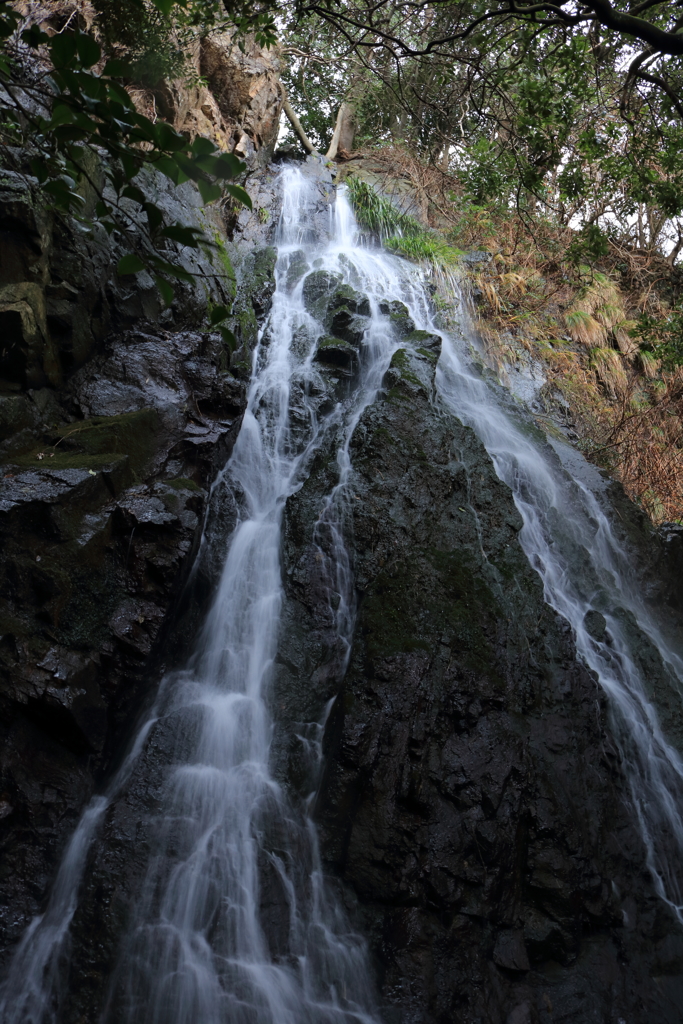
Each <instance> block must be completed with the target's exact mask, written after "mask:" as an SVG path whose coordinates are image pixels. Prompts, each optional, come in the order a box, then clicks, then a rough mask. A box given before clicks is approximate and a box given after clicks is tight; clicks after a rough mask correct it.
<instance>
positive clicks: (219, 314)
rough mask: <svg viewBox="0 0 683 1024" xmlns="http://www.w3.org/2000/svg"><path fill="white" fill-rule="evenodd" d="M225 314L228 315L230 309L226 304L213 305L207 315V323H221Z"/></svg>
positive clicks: (213, 324)
mask: <svg viewBox="0 0 683 1024" xmlns="http://www.w3.org/2000/svg"><path fill="white" fill-rule="evenodd" d="M227 316H230V310H229V309H228V307H227V306H214V307H213V309H212V310H211V313H210V315H209V323H210V324H211V326H212V327H215V326H216V324H219V323H221V321H223V320H225V318H226V317H227Z"/></svg>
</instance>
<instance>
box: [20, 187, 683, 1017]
mask: <svg viewBox="0 0 683 1024" xmlns="http://www.w3.org/2000/svg"><path fill="white" fill-rule="evenodd" d="M282 187H283V213H282V218H281V224H280V229H279V238H278V245H279V255H278V263H277V267H276V283H277V287H276V291H275V295H274V300H273V308H272V312H271V314H270V317H269V320H268V323H267V324H266V327H265V328H264V331H263V333H262V336H261V338H260V341H259V344H258V346H257V349H256V351H255V353H254V365H253V376H252V384H251V388H250V392H249V398H248V406H247V411H246V413H245V417H244V422H243V425H242V428H241V431H240V434H239V437H238V440H237V442H236V445H235V448H234V451H233V454H232V456H231V459H230V461H229V463H228V465H227V467H226V469H225V471H224V472H223V474H222V475H221V477H220V478H219V480H218V481H217V482H216V484H215V486H214V497H216V496H219V495H221V494H222V495H227V496H229V498H230V501H231V502H232V504H233V506H234V507H235V508H236V510H237V512H236V525H235V528H234V530H233V532H232V535H231V538H230V541H229V546H228V552H227V559H226V562H225V566H224V568H223V571H222V575H221V580H220V584H219V587H218V591H217V594H216V597H215V600H214V603H213V606H212V609H211V611H210V613H209V615H208V617H207V620H206V622H205V624H204V627H203V629H202V632H201V635H200V637H199V641H198V643H197V647H196V651H195V654H194V655H193V657H192V658H191V660H190V662H189V664H188V666H187V668H186V669H184V670H183V671H181V672H176V673H173V674H171V675H169V676H168V677H167V678H166V679H165V680H164V682H163V684H162V687H161V690H160V694H159V697H158V700H157V703H156V706H155V709H154V712H153V714H152V715H151V716H150V718H149V719H148V721H147V722H146V724H145V726H144V728H143V730H142V731H141V733H140V735H139V736H138V738H137V740H136V743H135V745H134V747H133V748H132V751H131V754H130V755H129V756H128V758H127V759H126V761H125V762H124V764H123V767H122V768H121V769H120V771H119V773H118V775H117V777H116V778H115V779H114V780H113V782H112V784H111V787H110V790H109V791H108V793H106V794H105V795H104V796H100V797H97V798H96V799H95V800H94V801H93V803H92V805H91V806H90V808H89V809H88V810H87V811H86V812H85V815H84V817H83V820H82V822H81V825H80V826H79V829H78V830H77V832H76V833H75V835H74V837H73V839H72V841H71V843H70V845H69V847H68V849H67V851H66V854H65V857H64V861H63V864H62V867H61V869H60V874H59V876H58V879H57V882H56V885H55V888H54V891H53V894H52V897H51V900H50V903H49V905H48V907H47V910H46V912H45V914H44V915H42V916H41V917H40V918H37V919H36V920H35V921H34V922H33V923H32V925H31V926H30V928H29V929H28V930H27V933H26V935H25V937H24V939H23V941H22V943H21V944H20V947H19V949H18V951H17V953H16V955H15V958H14V961H13V964H12V967H11V970H10V974H9V977H8V979H7V982H6V984H5V986H4V989H3V997H2V1002H1V1003H0V1019H1V1020H2V1021H3V1022H4V1024H28V1022H31V1024H44V1022H46V1021H52V1020H54V1021H57V1020H59V1015H60V1010H59V996H60V992H59V977H60V975H62V974H63V973H64V964H65V962H66V960H67V958H68V933H69V925H70V923H71V920H72V918H73V916H74V913H75V911H76V907H77V902H78V893H79V887H80V885H81V881H82V876H83V871H84V866H85V863H86V854H87V850H88V846H89V844H90V843H91V841H92V838H93V835H94V833H95V832H96V830H97V828H98V827H99V825H100V823H101V821H102V819H103V816H104V815H105V813H106V810H107V807H108V805H109V804H110V802H111V801H112V800H114V799H115V798H116V797H117V795H118V794H119V793H121V792H122V791H124V790H125V789H126V787H127V786H129V785H130V784H131V780H133V781H134V779H135V776H136V772H137V773H140V772H142V771H143V768H142V767H141V765H142V761H143V751H144V749H145V748H146V746H147V745H148V744H150V743H153V742H154V737H155V735H157V734H158V732H159V730H162V729H165V730H166V733H167V734H173V735H175V736H177V737H179V738H178V739H177V741H176V742H175V744H174V745H172V747H171V748H170V754H169V756H168V758H167V760H166V763H165V765H164V768H163V773H162V774H163V778H162V779H161V780H160V784H159V791H160V793H161V796H160V797H159V800H158V808H157V810H156V811H155V812H150V814H151V816H152V820H151V821H148V822H147V823H146V825H147V830H148V833H149V834H150V835H151V837H152V838H151V840H150V854H149V857H148V860H147V863H146V866H145V868H144V870H143V872H142V876H141V883H140V891H139V893H138V896H137V898H136V901H135V908H134V910H133V911H132V912H131V916H130V921H129V925H128V928H127V932H126V934H125V935H124V936H123V937H122V939H121V948H120V954H119V958H118V966H117V968H116V970H115V972H114V975H113V978H112V979H111V984H110V987H109V993H108V997H107V1002H106V1005H105V1006H104V1008H103V1011H102V1020H103V1021H108V1020H116V1021H117V1022H122V1024H123V1022H127V1024H134V1022H135V1024H137V1022H142V1021H145V1022H146V1024H198V1022H200V1024H224V1022H225V1024H228V1022H230V1024H233V1022H236V1024H271V1022H272V1024H276V1022H277V1024H295V1022H296V1024H305V1022H310V1024H314V1022H315V1024H328V1022H329V1024H351V1022H364V1024H370V1022H371V1021H376V1020H377V1011H376V1009H375V1005H374V1000H373V995H372V984H371V981H370V978H369V974H368V969H367V965H366V960H367V957H366V952H365V947H364V944H363V942H362V940H361V939H360V938H358V937H357V936H355V935H353V934H352V933H351V932H350V930H349V928H348V925H347V924H346V923H345V919H344V916H343V914H342V913H341V911H340V909H339V907H338V906H337V905H336V903H335V901H334V900H333V898H332V897H331V895H330V893H329V891H328V889H327V887H326V886H325V884H324V881H323V878H322V872H321V867H320V862H319V857H318V852H317V844H316V835H315V829H314V827H313V825H312V823H311V821H310V819H309V818H308V817H307V815H306V808H305V807H297V806H295V805H294V804H293V803H292V802H291V801H290V800H288V798H287V796H286V794H285V793H284V792H283V790H282V788H281V787H280V785H279V784H278V783H277V782H276V781H275V779H274V778H273V776H272V774H271V772H270V769H269V753H270V743H271V732H272V729H271V722H270V718H269V713H268V706H267V698H268V687H269V679H270V676H271V672H272V667H273V661H274V658H275V655H276V650H277V643H278V631H279V628H280V606H281V600H282V588H281V579H280V561H279V558H280V551H279V549H280V533H281V519H282V514H283V509H284V506H285V503H286V501H287V498H288V497H289V496H290V495H292V494H293V493H294V492H295V491H296V489H297V488H298V486H299V485H300V483H301V481H302V480H303V479H304V478H305V475H306V472H307V469H308V467H309V465H310V462H311V459H312V458H313V456H314V454H315V452H316V451H317V450H318V448H319V446H320V445H321V444H322V443H323V441H324V440H325V439H326V438H327V439H330V438H332V439H333V441H334V445H335V447H336V453H337V468H338V475H337V482H336V484H335V486H334V487H333V488H332V490H331V491H330V493H329V494H328V495H327V497H326V498H325V500H324V501H323V507H322V509H321V511H320V515H319V519H318V522H317V524H316V526H315V530H314V536H313V540H314V543H316V544H317V545H318V553H319V557H320V563H321V565H322V570H321V572H322V575H323V577H324V578H325V580H326V586H327V600H328V603H329V608H330V613H331V615H332V618H333V620H334V622H335V623H336V629H337V633H338V638H339V647H340V655H339V658H338V666H337V671H338V674H339V677H340V678H341V675H342V674H343V672H344V669H345V666H346V661H347V660H348V652H349V646H350V642H351V635H352V627H353V617H354V603H353V582H352V568H351V558H350V554H349V552H348V550H347V547H346V544H345V505H346V492H347V490H348V485H349V482H350V480H351V479H352V473H353V467H352V465H351V461H350V456H349V441H350V439H351V436H352V434H353V430H354V428H355V426H356V424H357V422H358V419H359V417H360V415H361V413H362V412H363V410H364V409H365V408H367V406H368V405H369V404H370V403H372V401H373V400H374V397H375V396H376V394H377V391H378V389H379V388H381V386H382V380H383V377H384V374H385V372H386V370H387V368H388V366H389V364H390V361H391V357H392V355H393V353H394V351H395V350H396V349H397V348H398V347H399V344H400V343H399V340H398V338H397V337H396V335H395V334H394V332H393V329H392V327H391V324H390V320H389V318H388V317H387V316H385V315H382V313H381V310H380V303H381V302H382V301H383V300H386V301H391V300H399V301H401V302H403V303H405V304H406V305H407V306H408V308H409V310H410V314H411V316H412V318H413V320H414V321H415V323H416V325H417V327H418V328H422V329H427V330H430V331H434V330H435V327H434V323H433V321H432V317H431V313H430V303H429V298H428V295H427V291H426V289H425V287H424V281H423V278H422V276H421V274H420V272H419V271H418V270H416V269H415V268H414V267H411V266H410V265H408V264H406V263H405V262H404V261H401V260H399V259H398V258H396V257H392V256H390V255H388V254H386V253H385V252H383V251H381V250H376V249H374V250H373V249H368V248H363V247H361V246H359V245H358V244H357V241H356V227H355V222H354V220H353V215H352V213H351V210H350V207H349V205H348V203H347V201H346V199H345V197H344V196H343V195H340V196H338V198H337V202H336V204H335V213H334V224H333V226H332V229H331V232H330V236H331V237H330V238H329V239H323V240H320V239H316V238H314V237H311V228H310V225H311V223H312V215H311V203H312V190H313V189H314V187H315V186H314V184H312V183H311V181H310V180H309V179H308V178H307V176H306V175H305V173H303V172H302V171H300V170H297V169H292V168H289V169H286V170H285V171H284V172H283V174H282ZM297 263H298V268H299V269H298V270H296V265H297ZM295 271H296V272H295ZM314 271H324V272H327V273H328V274H329V275H333V277H334V279H335V280H336V281H337V283H340V282H344V283H346V284H347V285H350V286H351V287H352V288H354V289H357V290H358V291H360V292H362V293H364V294H365V295H366V296H367V297H368V301H369V310H368V313H369V316H368V318H367V322H366V323H367V329H366V330H365V333H364V336H363V338H362V344H361V345H360V348H359V352H358V354H357V356H356V357H355V359H356V367H357V368H356V373H355V386H354V388H353V390H352V391H351V389H350V387H349V383H350V378H348V377H347V378H346V383H345V381H344V374H343V372H340V374H339V375H338V376H340V377H341V381H340V380H337V381H336V385H335V386H339V388H340V391H338V393H337V398H336V399H333V398H332V397H331V396H332V391H331V390H330V387H331V386H330V379H331V378H330V375H329V374H328V377H327V380H325V379H323V377H322V376H321V374H320V371H319V364H318V363H317V362H316V354H317V353H316V348H317V344H318V339H319V338H320V336H321V334H322V333H323V327H322V325H321V323H320V322H319V320H318V319H317V317H316V315H314V313H312V312H311V307H310V304H309V308H306V303H305V301H304V290H305V287H306V281H307V280H311V273H312V272H314ZM462 322H463V324H465V323H466V317H465V315H464V313H463V319H462ZM439 333H442V332H439ZM442 337H443V349H442V355H441V360H440V363H439V368H438V373H437V390H438V400H439V401H440V403H441V405H442V407H443V409H444V414H446V415H451V414H455V415H456V416H458V417H459V418H460V419H461V420H463V421H464V422H466V423H467V424H469V425H471V426H472V427H473V428H474V430H475V431H476V432H477V434H478V435H479V436H480V438H481V440H482V441H483V443H484V444H485V446H486V448H487V449H488V451H489V453H490V454H491V456H492V458H493V460H494V463H495V466H496V470H497V472H498V474H499V476H500V477H501V478H502V479H503V480H504V481H505V482H506V483H507V484H508V485H509V486H510V487H511V489H512V491H513V493H514V496H515V501H516V503H517V506H518V508H519V510H520V512H521V514H522V516H523V519H524V528H523V530H522V533H521V542H522V545H523V547H524V550H525V552H526V554H527V556H528V557H529V560H530V561H531V563H532V565H534V567H535V568H536V569H537V571H538V572H539V574H540V575H541V577H542V579H543V582H544V586H545V594H546V599H547V601H548V602H549V603H550V604H551V605H552V606H553V607H554V608H555V609H556V610H557V611H558V612H559V613H560V614H561V615H563V616H564V617H565V619H567V621H568V622H569V623H570V624H571V625H572V627H573V629H574V632H575V635H576V643H577V649H578V651H579V654H580V656H581V657H582V658H583V659H584V661H585V662H586V664H587V665H588V666H589V667H590V668H591V669H593V670H594V671H595V673H596V674H597V676H598V678H599V680H600V683H601V685H602V686H603V688H604V689H605V691H606V692H607V694H608V695H609V697H610V698H611V702H612V709H613V720H614V729H615V735H616V737H617V739H618V741H619V743H620V745H621V750H622V754H623V758H624V764H625V767H626V770H627V771H628V772H629V777H630V780H631V789H632V794H633V800H634V805H635V808H636V813H637V815H638V818H639V821H640V825H641V829H642V833H643V837H644V840H645V844H646V847H647V852H648V859H649V865H650V868H651V870H652V873H653V876H654V878H655V882H656V885H657V887H658V891H659V893H660V895H661V896H662V897H663V898H664V899H665V900H666V901H667V902H668V903H669V905H670V906H671V907H672V908H673V909H674V911H675V912H676V913H677V914H678V915H679V917H680V918H681V919H683V909H682V906H681V904H682V902H683V901H682V898H681V882H680V878H679V877H678V875H677V872H678V871H679V870H680V869H679V863H680V861H681V853H683V822H682V821H681V808H683V765H682V764H681V760H680V757H679V755H678V753H677V752H676V750H675V749H674V747H673V746H672V745H671V744H670V743H669V742H668V741H667V739H666V738H665V736H664V734H663V732H662V730H661V728H660V726H659V724H658V719H657V715H656V712H655V709H654V706H653V703H652V701H651V699H650V698H649V696H648V688H647V680H646V679H645V678H644V674H643V669H642V666H641V665H640V664H639V662H638V654H637V651H636V649H635V647H634V643H633V636H634V635H635V634H636V633H637V634H638V635H641V634H645V635H646V636H647V637H648V638H649V642H650V644H651V645H653V648H655V649H656V650H657V651H658V652H659V657H660V658H661V660H662V662H663V663H664V665H665V666H666V667H667V671H668V672H669V673H670V676H671V685H672V687H675V686H676V685H677V683H676V680H677V679H681V678H683V666H682V665H681V663H680V661H679V660H678V658H677V656H676V655H675V654H674V653H673V652H672V651H671V650H669V648H668V646H667V644H666V641H665V639H664V636H663V635H662V633H661V632H660V631H659V630H658V628H657V625H656V623H655V622H654V620H653V618H652V616H651V615H650V613H649V612H648V610H647V608H646V607H645V605H644V603H643V601H642V600H641V598H640V596H639V594H638V592H637V589H636V585H635V583H634V582H633V580H632V579H631V576H630V573H629V563H628V558H627V555H626V554H625V553H624V552H623V551H622V550H621V549H620V546H619V544H618V543H617V541H616V540H615V537H614V535H613V533H612V530H611V528H610V525H609V521H608V518H607V516H606V514H605V511H604V510H603V509H602V507H601V505H600V501H599V499H598V498H597V497H596V496H595V495H594V494H593V493H592V492H591V491H590V490H589V489H588V488H587V487H586V486H585V485H584V484H582V483H581V482H580V481H578V480H576V479H573V478H572V476H571V475H570V474H569V473H568V472H567V471H566V470H565V469H563V468H562V466H561V464H560V461H559V460H558V459H557V458H556V457H555V456H554V455H553V453H552V451H551V450H550V449H549V448H547V446H546V447H543V446H542V445H540V444H537V443H536V442H535V441H534V440H533V439H529V437H528V436H527V435H525V433H524V431H523V429H522V427H521V426H520V425H519V424H518V422H517V421H516V418H515V414H514V412H511V411H510V410H509V409H506V408H505V407H504V404H502V403H501V401H500V399H499V396H498V395H497V393H496V392H495V390H493V389H492V388H490V387H489V385H487V384H486V383H485V381H484V380H483V379H482V378H481V377H479V376H477V374H476V372H475V371H474V370H471V369H470V368H469V366H468V362H467V356H466V353H465V352H464V351H463V352H461V353H458V345H457V342H456V341H455V340H454V339H452V338H449V337H448V336H446V335H445V334H444V335H442ZM318 354H319V353H318ZM345 387H346V393H344V388H345ZM472 511H473V512H475V514H476V510H472ZM346 540H348V538H346ZM589 611H593V612H598V613H600V614H601V615H602V616H604V623H605V626H604V633H602V634H601V633H599V631H596V630H595V629H594V628H591V626H590V619H589V618H587V613H588V612H589ZM314 746H315V745H314ZM266 874H267V875H268V877H269V878H270V879H275V882H276V884H277V886H278V892H279V894H280V896H279V899H280V902H281V904H282V906H284V907H285V918H286V927H285V928H284V929H283V928H282V927H280V928H279V934H278V935H277V936H274V935H273V934H271V933H270V932H269V930H268V927H267V926H266V924H265V922H264V915H263V908H262V895H263V887H264V877H265V876H266Z"/></svg>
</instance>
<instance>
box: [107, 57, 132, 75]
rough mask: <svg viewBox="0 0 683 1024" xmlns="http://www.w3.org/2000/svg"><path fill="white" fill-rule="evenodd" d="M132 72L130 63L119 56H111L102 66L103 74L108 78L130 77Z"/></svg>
mask: <svg viewBox="0 0 683 1024" xmlns="http://www.w3.org/2000/svg"><path fill="white" fill-rule="evenodd" d="M130 74H131V67H130V64H129V63H128V62H127V61H125V60H119V59H118V58H117V57H110V58H109V60H108V61H107V63H106V64H105V65H104V67H103V68H102V75H103V77H104V76H107V77H108V78H129V77H130Z"/></svg>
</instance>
